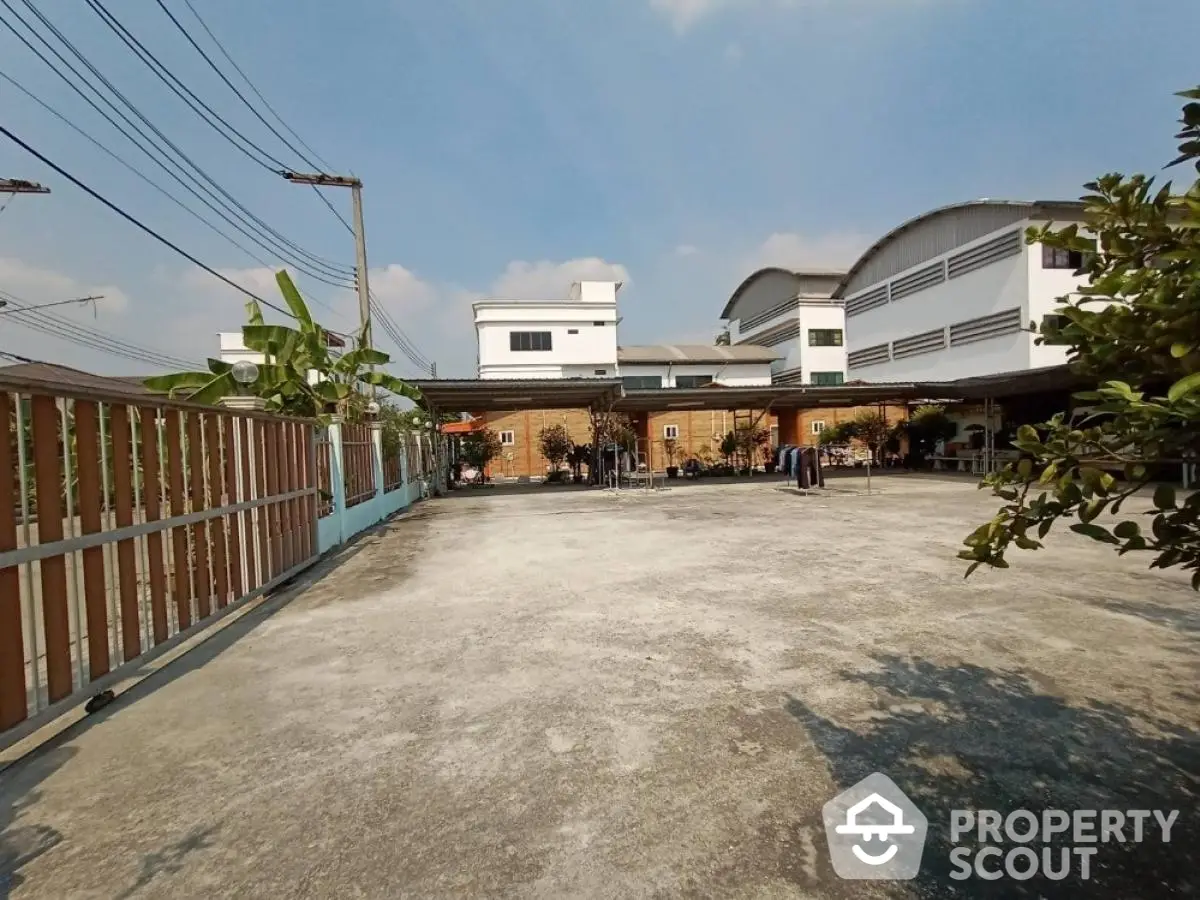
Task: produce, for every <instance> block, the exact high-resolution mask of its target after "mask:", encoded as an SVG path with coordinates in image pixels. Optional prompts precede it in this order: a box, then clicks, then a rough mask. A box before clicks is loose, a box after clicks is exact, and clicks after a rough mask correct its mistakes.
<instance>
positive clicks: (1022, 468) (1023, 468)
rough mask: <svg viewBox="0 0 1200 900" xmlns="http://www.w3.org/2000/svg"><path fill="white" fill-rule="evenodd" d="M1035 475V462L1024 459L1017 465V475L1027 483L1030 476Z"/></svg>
mask: <svg viewBox="0 0 1200 900" xmlns="http://www.w3.org/2000/svg"><path fill="white" fill-rule="evenodd" d="M1032 473H1033V460H1032V459H1028V458H1026V459H1023V460H1021V461H1020V462H1019V463H1017V474H1018V475H1020V476H1021V478H1022V479H1023V480H1025V481H1028V480H1029V476H1030V475H1031V474H1032Z"/></svg>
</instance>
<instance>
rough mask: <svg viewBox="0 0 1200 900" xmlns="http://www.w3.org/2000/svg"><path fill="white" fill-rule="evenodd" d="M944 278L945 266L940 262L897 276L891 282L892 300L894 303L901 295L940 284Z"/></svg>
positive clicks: (907, 294) (904, 295)
mask: <svg viewBox="0 0 1200 900" xmlns="http://www.w3.org/2000/svg"><path fill="white" fill-rule="evenodd" d="M945 280H946V272H945V267H944V266H943V265H942V264H941V263H940V262H938V263H934V264H933V265H932V266H926V267H925V268H923V269H920V270H919V271H916V272H913V273H912V274H911V275H905V276H904V277H903V278H897V279H896V280H895V281H893V282H892V302H893V303H895V302H896V301H897V300H899V299H900V298H901V297H907V296H909V295H910V294H915V293H917V292H918V291H923V290H925V289H926V288H930V287H933V286H934V285H935V284H941V283H942V282H943V281H945Z"/></svg>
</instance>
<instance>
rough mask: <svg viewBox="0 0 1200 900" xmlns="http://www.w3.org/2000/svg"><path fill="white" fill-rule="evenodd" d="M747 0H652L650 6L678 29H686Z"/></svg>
mask: <svg viewBox="0 0 1200 900" xmlns="http://www.w3.org/2000/svg"><path fill="white" fill-rule="evenodd" d="M744 3H745V0H650V8H651V9H653V10H655V11H656V12H658V13H660V14H661V15H663V16H666V17H667V19H668V20H670V22H671V24H672V25H673V26H675V30H676V31H686V30H687V29H688V28H691V27H692V26H693V25H695V24H696V22H698V21H699V20H700V19H702V18H704V17H705V16H707V15H710V14H711V13H714V12H717V11H719V10H721V9H723V8H726V7H730V6H738V5H741V4H744Z"/></svg>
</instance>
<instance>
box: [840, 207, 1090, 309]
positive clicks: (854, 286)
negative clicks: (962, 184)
mask: <svg viewBox="0 0 1200 900" xmlns="http://www.w3.org/2000/svg"><path fill="white" fill-rule="evenodd" d="M1083 209H1084V204H1083V203H1082V202H1081V201H1078V200H993V199H990V198H988V199H983V200H968V201H966V202H964V203H951V204H949V205H947V206H939V207H938V208H937V209H931V210H929V211H928V212H923V213H921V214H920V215H919V216H914V217H913V218H911V219H909V220H908V221H906V222H902V223H901V224H900V225H897V226H896V227H895V228H893V229H892V230H891V231H889V232H888V233H887V234H885V235H884V236H883V237H881V238H880V239H879V240H877V241H876V242H875V243H874V244H872V245H871V246H870V247H868V248H867V249H866V250H865V251H864V252H863V255H862V256H860V257H859V258H858V261H857V262H855V263H854V265H853V266H851V267H850V271H849V272H847V273H846V276H845V278H843V279H842V281H841V283H840V284H839V285H838V287H837V290H836V291H834V292H833V296H834V297H835V298H838V299H844V298H845V297H847V296H849V295H852V294H854V293H856V292H857V291H859V290H862V289H863V288H865V287H869V286H871V285H874V284H878V283H879V282H881V281H886V280H887V279H888V278H891V277H892V276H893V275H896V274H899V273H900V272H903V271H905V270H906V269H908V268H911V267H913V266H916V265H919V264H920V263H921V262H924V261H925V260H928V259H933V258H934V257H936V256H940V255H941V254H943V253H948V252H949V251H951V250H953V249H955V248H956V247H960V246H962V245H963V244H966V243H969V242H970V241H972V240H975V239H977V238H980V237H983V236H984V235H985V234H990V233H991V232H992V231H995V230H998V229H1000V228H1003V227H1004V224H1005V223H1007V222H1010V221H1011V222H1016V221H1020V220H1021V219H1023V218H1050V219H1052V218H1053V217H1054V216H1055V215H1056V214H1057V215H1063V214H1066V215H1071V216H1079V215H1080V214H1082V212H1083ZM989 210H990V211H992V212H995V213H1003V212H1007V213H1008V214H1009V215H1008V217H1007V219H1003V220H1001V221H994V220H991V221H989V220H984V221H981V222H979V223H976V224H977V225H978V227H976V228H975V229H974V230H967V231H966V232H965V233H959V232H958V230H957V229H950V230H949V231H948V232H946V233H945V234H940V235H930V236H929V237H930V241H929V242H928V244H927V245H926V246H921V247H916V248H913V250H914V253H913V254H912V256H911V258H908V259H904V260H896V261H895V264H894V265H891V266H888V267H886V268H885V269H883V270H882V271H880V272H874V273H867V272H866V271H865V270H866V269H867V267H868V266H869V265H870V264H871V263H872V261H873V260H875V259H876V258H877V257H878V256H879V255H880V254H882V253H883V252H884V251H885V250H886V249H888V248H889V247H890V246H891V245H893V244H895V243H897V242H898V241H900V239H901V238H902V237H904V236H905V235H907V234H909V233H910V232H913V231H914V230H918V229H920V228H922V227H926V228H928V227H929V225H930V223H933V222H936V221H937V220H940V219H943V218H944V217H947V216H952V215H956V214H959V215H961V214H967V213H975V214H980V213H983V212H986V211H989ZM893 270H894V271H893ZM859 282H862V283H859Z"/></svg>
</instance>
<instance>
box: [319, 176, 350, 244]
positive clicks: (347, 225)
mask: <svg viewBox="0 0 1200 900" xmlns="http://www.w3.org/2000/svg"><path fill="white" fill-rule="evenodd" d="M309 187H311V188H312V189H313V190H314V191H316V192H317V196H318V197H320V198H321V202H322V203H324V204H325V205H326V206H327V207H329V211H330V212H331V213H333V214H334V215H335V216H337V220H338V221H339V222H341V223H342V226H343V227H344V228H345V229H346V230H347V231H348V232H350V233H351V234H354V226H353V225H351V224H350V223H349V222H347V221H346V217H345V216H343V215H342V214H341V213H340V212H338V210H337V207H336V206H334V205H333V204H332V203H330V202H329V198H328V197H326V196H325V195H324V194H322V193H321V189H320V188H319V187H317V186H316V185H315V184H310V185H309Z"/></svg>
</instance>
